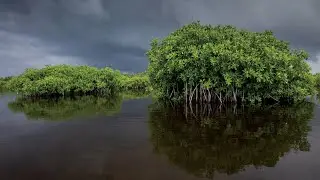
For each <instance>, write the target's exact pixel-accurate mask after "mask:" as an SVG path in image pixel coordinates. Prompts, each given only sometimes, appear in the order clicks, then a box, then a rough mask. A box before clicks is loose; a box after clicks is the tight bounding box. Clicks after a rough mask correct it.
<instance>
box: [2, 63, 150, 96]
mask: <svg viewBox="0 0 320 180" xmlns="http://www.w3.org/2000/svg"><path fill="white" fill-rule="evenodd" d="M147 84H148V78H147V76H143V75H137V76H135V75H130V76H128V75H123V74H121V73H120V71H117V70H113V69H111V68H108V67H106V68H102V69H98V68H95V67H89V66H70V65H57V66H46V67H45V68H42V69H26V70H25V71H24V72H23V73H22V74H21V75H19V76H16V77H14V78H12V79H11V80H10V81H9V82H8V83H7V87H8V88H9V89H10V90H12V91H15V92H18V93H20V94H23V95H24V96H57V95H58V96H60V95H63V96H65V95H84V94H98V95H107V96H109V95H111V94H115V93H118V92H119V91H124V90H144V89H147Z"/></svg>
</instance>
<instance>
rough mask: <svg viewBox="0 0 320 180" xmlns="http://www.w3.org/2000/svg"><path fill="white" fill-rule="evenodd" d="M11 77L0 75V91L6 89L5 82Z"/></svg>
mask: <svg viewBox="0 0 320 180" xmlns="http://www.w3.org/2000/svg"><path fill="white" fill-rule="evenodd" d="M11 79H12V77H11V76H8V77H0V91H4V90H6V89H7V83H8V81H9V80H11Z"/></svg>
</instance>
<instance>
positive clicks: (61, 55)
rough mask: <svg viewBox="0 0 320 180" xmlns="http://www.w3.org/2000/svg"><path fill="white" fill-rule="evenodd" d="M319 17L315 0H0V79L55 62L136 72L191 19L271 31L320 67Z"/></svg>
mask: <svg viewBox="0 0 320 180" xmlns="http://www.w3.org/2000/svg"><path fill="white" fill-rule="evenodd" d="M319 17H320V1H319V0H236V1H235V0H0V63H1V64H0V76H6V75H13V74H17V73H20V72H22V71H23V70H24V69H25V68H26V67H42V66H44V65H46V64H61V63H67V64H89V65H95V66H99V67H101V66H112V67H114V68H117V69H120V70H122V71H132V72H137V71H143V70H144V69H145V68H146V66H147V59H146V56H145V51H146V50H147V49H148V48H149V42H150V40H151V39H152V38H154V37H163V36H165V35H166V34H168V33H169V32H171V31H173V30H175V29H176V28H178V27H180V26H182V25H183V24H185V23H188V22H191V21H193V20H200V21H201V22H203V23H211V24H232V25H236V26H238V27H242V28H247V29H250V30H254V31H261V30H265V29H270V30H272V31H274V32H275V34H276V36H277V37H279V38H281V39H283V40H287V41H290V42H291V44H292V45H293V46H294V47H298V48H304V49H305V50H307V51H308V52H309V53H310V55H311V58H310V60H311V61H312V62H310V63H311V65H312V68H313V72H320V64H318V63H317V61H320V20H319Z"/></svg>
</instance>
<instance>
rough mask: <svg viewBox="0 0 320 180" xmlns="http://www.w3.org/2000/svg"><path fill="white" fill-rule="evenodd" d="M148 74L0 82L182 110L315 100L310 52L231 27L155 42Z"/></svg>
mask: <svg viewBox="0 0 320 180" xmlns="http://www.w3.org/2000/svg"><path fill="white" fill-rule="evenodd" d="M146 55H147V57H148V60H149V64H148V68H147V70H146V72H143V73H137V74H125V73H121V72H120V71H118V70H114V69H112V68H109V67H105V68H96V67H90V66H72V65H55V66H50V65H48V66H46V67H44V68H42V69H34V68H29V69H26V70H25V71H24V72H23V73H22V74H20V75H18V76H14V77H7V78H1V79H0V86H1V88H2V89H7V90H9V91H12V92H17V93H18V94H21V95H22V96H24V97H43V96H45V97H56V96H73V95H77V96H79V95H102V96H112V95H114V94H117V93H123V92H146V93H150V94H152V95H154V96H155V97H157V98H160V99H166V100H173V101H179V102H186V103H187V102H190V103H191V102H200V103H204V102H206V103H208V102H213V101H218V102H220V103H227V102H242V103H261V102H267V101H274V102H280V101H286V102H296V101H300V100H303V99H305V97H307V96H309V95H314V94H315V93H316V89H317V86H316V84H318V85H319V84H320V81H319V79H320V78H319V77H320V76H319V75H317V74H316V75H313V74H312V73H311V67H310V66H309V64H308V63H307V62H306V59H307V58H308V54H307V52H305V51H304V50H296V49H292V48H290V45H289V43H288V42H286V41H283V40H279V39H277V38H276V37H275V36H274V35H273V33H272V31H269V30H267V31H264V32H251V31H248V30H245V29H239V28H236V27H234V26H231V25H217V26H213V25H202V24H201V23H200V22H199V21H197V22H192V23H190V24H187V25H184V26H182V27H181V28H179V29H177V30H176V31H174V32H172V33H170V34H169V35H168V36H167V37H165V38H163V39H154V40H152V42H151V48H150V50H148V51H147V53H146Z"/></svg>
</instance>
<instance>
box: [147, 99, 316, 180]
mask: <svg viewBox="0 0 320 180" xmlns="http://www.w3.org/2000/svg"><path fill="white" fill-rule="evenodd" d="M313 110H314V104H312V103H306V102H304V103H301V104H295V105H294V106H280V105H278V106H270V107H264V108H261V107H259V108H258V107H256V108H246V107H238V108H236V107H232V106H230V107H226V108H223V107H219V106H216V107H213V106H212V107H211V106H210V105H208V106H196V107H192V108H189V107H188V108H187V109H186V108H185V107H174V108H171V107H168V106H167V105H162V104H153V105H151V107H150V114H149V117H150V121H149V122H150V124H149V125H150V130H151V141H152V143H153V146H154V150H155V152H157V153H159V154H162V155H165V156H166V157H168V159H169V161H171V162H172V163H173V164H175V165H177V166H179V167H181V168H183V169H185V170H186V171H188V172H190V173H192V174H194V175H196V176H199V177H207V178H212V177H213V176H214V174H215V173H216V172H219V173H227V174H233V173H237V172H239V171H242V170H244V169H245V168H246V167H248V166H255V167H260V166H267V167H273V166H275V165H276V163H277V162H278V161H279V160H280V158H281V157H283V156H284V155H285V154H286V153H288V152H290V151H292V150H294V151H309V149H310V144H309V142H308V140H307V135H308V132H309V131H310V127H309V125H308V122H309V120H310V119H312V118H313Z"/></svg>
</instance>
